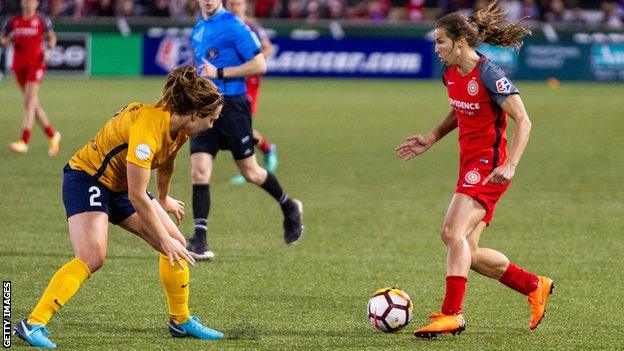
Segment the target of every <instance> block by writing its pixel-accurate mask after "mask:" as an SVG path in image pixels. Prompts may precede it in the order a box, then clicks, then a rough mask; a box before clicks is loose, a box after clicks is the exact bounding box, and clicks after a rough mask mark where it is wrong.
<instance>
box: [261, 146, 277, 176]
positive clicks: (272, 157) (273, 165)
mask: <svg viewBox="0 0 624 351" xmlns="http://www.w3.org/2000/svg"><path fill="white" fill-rule="evenodd" d="M264 169H266V170H267V171H269V172H271V173H275V170H276V169H277V145H275V144H271V148H270V149H269V152H267V153H266V154H264Z"/></svg>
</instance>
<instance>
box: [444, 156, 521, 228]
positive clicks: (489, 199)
mask: <svg viewBox="0 0 624 351" xmlns="http://www.w3.org/2000/svg"><path fill="white" fill-rule="evenodd" d="M484 166H485V165H484ZM490 173H492V166H488V167H483V166H481V167H480V166H474V165H473V167H466V168H462V169H461V170H460V171H459V179H458V180H457V189H456V190H455V192H456V193H460V194H466V195H468V196H470V197H472V198H473V199H475V200H477V201H478V202H479V203H480V204H481V206H483V208H484V209H485V216H483V219H482V221H484V222H485V224H487V225H490V221H492V216H493V215H494V208H496V203H497V202H498V199H500V197H501V196H503V194H504V193H505V191H506V190H507V188H508V187H509V184H510V183H511V182H507V183H505V184H494V183H492V182H490V181H488V183H487V184H485V185H482V183H483V180H484V179H485V178H486V177H487V176H488V175H490Z"/></svg>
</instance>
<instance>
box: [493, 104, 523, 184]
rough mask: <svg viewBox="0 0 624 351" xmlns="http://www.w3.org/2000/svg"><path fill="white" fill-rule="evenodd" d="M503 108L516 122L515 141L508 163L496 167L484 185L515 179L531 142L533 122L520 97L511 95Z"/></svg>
mask: <svg viewBox="0 0 624 351" xmlns="http://www.w3.org/2000/svg"><path fill="white" fill-rule="evenodd" d="M501 107H502V108H503V110H504V111H505V112H507V115H508V116H509V117H511V118H512V119H513V120H514V134H513V140H512V141H511V147H510V148H509V156H508V157H507V161H506V162H505V163H503V164H502V165H500V166H499V167H496V168H495V169H494V170H493V171H492V173H490V175H488V176H487V177H486V178H485V179H484V180H483V184H486V183H487V182H489V181H491V182H492V183H499V184H504V183H505V182H508V181H509V180H511V178H513V176H514V174H515V172H516V166H517V165H518V162H520V158H521V157H522V154H523V153H524V149H525V148H526V145H527V143H528V142H529V134H531V120H530V119H529V115H528V114H527V112H526V109H525V108H524V104H523V103H522V99H521V98H520V95H518V94H512V95H510V96H509V97H507V98H506V99H505V101H503V104H502V105H501Z"/></svg>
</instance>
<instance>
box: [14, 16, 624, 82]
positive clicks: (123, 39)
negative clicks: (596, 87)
mask: <svg viewBox="0 0 624 351" xmlns="http://www.w3.org/2000/svg"><path fill="white" fill-rule="evenodd" d="M55 25H56V28H57V31H58V32H59V47H58V48H57V50H56V51H55V54H54V55H53V60H52V61H51V62H50V72H51V73H63V74H66V73H74V74H75V73H79V74H85V75H132V76H135V75H162V74H166V73H167V72H168V71H169V70H170V69H171V67H174V66H177V65H181V64H187V63H192V62H193V52H192V48H191V45H190V39H189V37H190V31H191V27H190V26H191V25H192V23H174V22H171V23H163V22H162V21H160V22H157V21H150V20H147V22H146V21H145V20H135V22H131V23H128V22H125V20H119V19H117V20H103V19H98V20H97V21H95V22H94V23H91V24H89V23H87V24H85V23H81V24H77V23H73V22H68V23H64V22H61V23H58V24H56V23H55ZM264 25H265V26H266V27H267V28H268V31H269V33H270V34H271V35H272V41H273V42H274V44H275V48H276V50H275V53H274V55H273V56H272V57H270V58H269V59H268V73H267V75H269V76H282V77H284V76H293V77H365V78H371V77H373V78H417V79H421V78H424V79H428V78H435V77H439V75H440V70H441V67H440V64H439V61H438V60H437V58H436V57H435V54H434V52H433V42H432V41H431V33H430V32H431V25H432V24H430V23H428V24H422V25H414V24H400V25H396V24H395V25H380V24H366V23H365V24H338V23H337V22H326V23H323V22H321V23H318V24H315V25H311V24H309V23H302V22H297V23H293V22H290V21H275V20H271V21H266V23H264ZM550 29H552V28H550ZM68 32H69V33H68ZM480 50H481V51H482V52H483V53H484V54H486V55H487V56H489V57H490V58H491V59H492V60H493V61H494V62H496V63H497V64H499V65H500V66H502V67H503V68H504V69H505V70H506V71H507V72H508V74H509V75H510V76H511V77H513V78H515V79H527V80H543V79H548V78H557V79H559V80H583V81H624V34H622V33H618V32H602V31H599V30H597V31H593V32H578V31H573V30H557V31H554V30H552V31H549V30H542V28H534V35H533V36H532V37H529V38H527V40H526V42H525V45H524V47H523V48H522V49H521V50H520V52H518V53H516V52H514V51H513V50H509V49H503V48H498V47H492V46H488V45H483V46H482V47H481V48H480ZM7 54H9V55H10V50H9V52H7ZM6 61H7V62H6V65H7V66H8V64H9V62H8V61H10V60H6Z"/></svg>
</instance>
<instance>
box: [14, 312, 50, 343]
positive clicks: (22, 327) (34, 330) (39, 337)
mask: <svg viewBox="0 0 624 351" xmlns="http://www.w3.org/2000/svg"><path fill="white" fill-rule="evenodd" d="M13 334H17V336H19V337H20V338H21V339H22V340H24V341H26V342H27V343H28V344H29V345H30V346H35V347H41V348H44V349H55V348H56V344H55V343H53V342H52V341H50V333H49V332H48V330H47V329H46V327H45V326H44V325H43V324H35V323H33V324H28V322H27V320H26V319H22V320H21V321H20V322H19V323H18V324H17V325H16V326H15V331H14V332H13Z"/></svg>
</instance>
